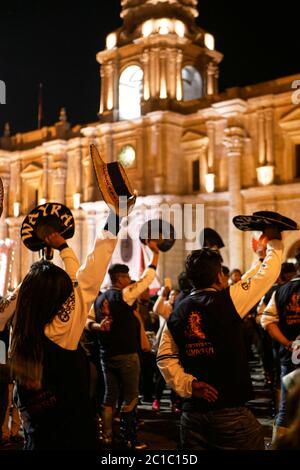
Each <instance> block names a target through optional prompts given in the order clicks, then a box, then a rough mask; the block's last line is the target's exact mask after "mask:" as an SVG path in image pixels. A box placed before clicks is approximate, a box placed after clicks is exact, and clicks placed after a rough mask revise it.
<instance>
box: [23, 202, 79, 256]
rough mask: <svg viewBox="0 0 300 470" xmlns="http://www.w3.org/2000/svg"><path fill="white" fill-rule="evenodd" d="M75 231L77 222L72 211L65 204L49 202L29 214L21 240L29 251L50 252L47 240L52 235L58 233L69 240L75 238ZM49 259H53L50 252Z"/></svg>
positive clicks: (25, 220)
mask: <svg viewBox="0 0 300 470" xmlns="http://www.w3.org/2000/svg"><path fill="white" fill-rule="evenodd" d="M74 231H75V221H74V217H73V214H72V212H71V211H70V209H69V208H68V207H67V206H65V205H63V204H59V203H56V202H47V203H46V204H41V205H39V206H37V207H35V208H34V209H33V210H32V211H31V212H30V213H29V214H27V216H26V217H25V219H24V220H23V223H22V226H21V238H22V241H23V243H24V245H25V246H26V248H28V249H29V250H31V251H40V250H45V251H46V252H47V251H48V252H49V244H48V243H47V239H48V238H49V237H50V236H51V234H54V233H58V234H60V236H61V237H62V236H63V239H68V238H72V237H73V235H74ZM56 238H57V237H56ZM51 239H53V240H54V237H52V238H51ZM50 246H52V245H50ZM54 248H56V247H54ZM47 258H48V259H51V254H50V252H49V253H48V255H47Z"/></svg>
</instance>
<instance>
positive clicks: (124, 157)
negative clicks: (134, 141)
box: [118, 145, 135, 168]
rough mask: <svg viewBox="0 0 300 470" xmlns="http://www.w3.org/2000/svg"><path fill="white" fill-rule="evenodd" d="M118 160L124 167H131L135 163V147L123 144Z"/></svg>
mask: <svg viewBox="0 0 300 470" xmlns="http://www.w3.org/2000/svg"><path fill="white" fill-rule="evenodd" d="M118 160H119V162H120V163H122V165H123V166H124V167H125V168H132V167H133V166H134V164H135V149H134V148H133V147H132V145H124V147H122V148H121V150H120V153H119V157H118Z"/></svg>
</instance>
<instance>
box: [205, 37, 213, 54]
mask: <svg viewBox="0 0 300 470" xmlns="http://www.w3.org/2000/svg"><path fill="white" fill-rule="evenodd" d="M204 43H205V45H206V47H207V49H210V50H211V51H213V50H214V48H215V38H214V37H213V35H212V34H209V33H205V36H204Z"/></svg>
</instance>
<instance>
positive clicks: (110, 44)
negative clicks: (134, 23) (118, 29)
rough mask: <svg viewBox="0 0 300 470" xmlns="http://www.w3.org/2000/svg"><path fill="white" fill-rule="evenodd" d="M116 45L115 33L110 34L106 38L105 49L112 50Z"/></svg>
mask: <svg viewBox="0 0 300 470" xmlns="http://www.w3.org/2000/svg"><path fill="white" fill-rule="evenodd" d="M116 44H117V35H116V33H110V34H109V35H108V36H107V37H106V48H107V49H113V48H114V47H115V46H116Z"/></svg>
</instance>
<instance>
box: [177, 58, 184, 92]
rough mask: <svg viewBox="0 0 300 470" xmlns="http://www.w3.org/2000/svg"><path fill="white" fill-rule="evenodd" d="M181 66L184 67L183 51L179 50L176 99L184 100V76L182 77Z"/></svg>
mask: <svg viewBox="0 0 300 470" xmlns="http://www.w3.org/2000/svg"><path fill="white" fill-rule="evenodd" d="M181 67H182V51H177V57H176V99H177V100H178V101H181V100H182V94H183V92H182V78H181Z"/></svg>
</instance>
